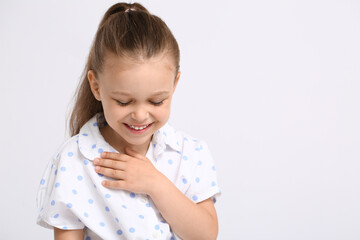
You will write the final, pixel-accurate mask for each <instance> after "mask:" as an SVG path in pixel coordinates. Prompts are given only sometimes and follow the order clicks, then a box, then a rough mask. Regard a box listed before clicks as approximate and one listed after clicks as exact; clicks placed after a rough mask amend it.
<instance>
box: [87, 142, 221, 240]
mask: <svg viewBox="0 0 360 240" xmlns="http://www.w3.org/2000/svg"><path fill="white" fill-rule="evenodd" d="M125 151H126V153H127V154H129V155H125V154H119V153H109V152H102V153H101V157H102V159H95V160H94V164H95V171H96V172H97V173H101V174H103V175H105V176H108V177H111V178H114V179H117V180H115V181H109V180H104V181H103V182H102V184H103V186H104V187H107V188H111V189H124V190H127V191H131V192H137V193H143V194H148V195H149V196H150V197H151V199H152V200H153V202H154V203H155V205H156V207H157V209H158V210H159V211H160V213H161V215H162V216H163V217H164V218H165V220H166V221H167V222H168V223H169V224H170V226H171V228H172V229H173V231H174V232H175V233H176V234H177V235H179V236H180V237H181V238H182V239H206V240H211V239H216V237H217V234H218V221H217V215H216V210H215V207H214V204H213V202H212V200H211V199H207V200H205V201H202V202H200V203H198V204H195V203H194V202H192V201H191V200H190V199H188V198H187V197H186V196H185V195H184V194H183V193H182V192H181V191H180V190H179V189H178V188H177V187H176V186H175V185H174V184H173V183H172V182H171V181H170V180H169V179H168V178H167V177H166V176H165V175H163V174H162V173H161V172H160V171H158V170H157V169H156V168H155V167H154V165H153V164H152V163H151V162H150V160H149V159H147V158H146V157H145V156H142V155H141V154H139V153H137V152H134V151H132V150H131V149H128V148H126V149H125Z"/></svg>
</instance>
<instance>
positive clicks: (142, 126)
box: [125, 123, 152, 131]
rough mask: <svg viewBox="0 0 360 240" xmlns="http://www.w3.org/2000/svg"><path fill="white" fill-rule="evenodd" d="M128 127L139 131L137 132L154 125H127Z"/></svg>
mask: <svg viewBox="0 0 360 240" xmlns="http://www.w3.org/2000/svg"><path fill="white" fill-rule="evenodd" d="M125 125H126V126H128V127H129V128H131V129H134V130H137V131H141V130H144V129H145V128H147V127H149V126H151V125H152V123H149V124H146V125H131V124H127V123H125Z"/></svg>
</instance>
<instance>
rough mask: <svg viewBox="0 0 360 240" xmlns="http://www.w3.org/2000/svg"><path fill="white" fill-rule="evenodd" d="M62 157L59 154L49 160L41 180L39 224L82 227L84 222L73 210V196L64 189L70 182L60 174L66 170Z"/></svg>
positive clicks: (38, 201)
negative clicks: (61, 162)
mask: <svg viewBox="0 0 360 240" xmlns="http://www.w3.org/2000/svg"><path fill="white" fill-rule="evenodd" d="M60 159H61V156H59V155H58V156H57V157H56V158H55V159H54V160H51V161H50V162H49V164H48V166H47V167H46V170H45V172H44V175H43V177H42V179H41V181H40V187H39V190H38V195H37V206H38V213H39V215H38V218H37V224H39V225H40V226H43V227H46V228H50V229H52V228H53V227H56V228H60V229H64V230H66V229H82V228H84V224H83V223H82V222H81V221H80V220H79V218H78V217H77V216H76V214H75V213H74V212H73V211H72V204H71V201H72V200H71V196H70V195H69V194H66V192H65V191H64V189H66V188H68V187H67V185H68V184H67V182H66V179H64V175H63V174H60V173H61V172H63V171H64V170H65V168H64V167H61V166H60V164H59V160H60Z"/></svg>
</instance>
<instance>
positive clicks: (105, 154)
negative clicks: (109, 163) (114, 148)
mask: <svg viewBox="0 0 360 240" xmlns="http://www.w3.org/2000/svg"><path fill="white" fill-rule="evenodd" d="M100 156H101V158H108V159H114V160H120V161H126V160H127V159H128V157H129V156H128V155H126V154H123V153H116V152H102V153H101V155H100Z"/></svg>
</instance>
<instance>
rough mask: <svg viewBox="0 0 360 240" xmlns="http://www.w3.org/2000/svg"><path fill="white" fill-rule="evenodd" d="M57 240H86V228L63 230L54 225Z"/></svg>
mask: <svg viewBox="0 0 360 240" xmlns="http://www.w3.org/2000/svg"><path fill="white" fill-rule="evenodd" d="M54 239H55V240H84V230H83V229H76V230H62V229H59V228H55V227H54Z"/></svg>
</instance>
